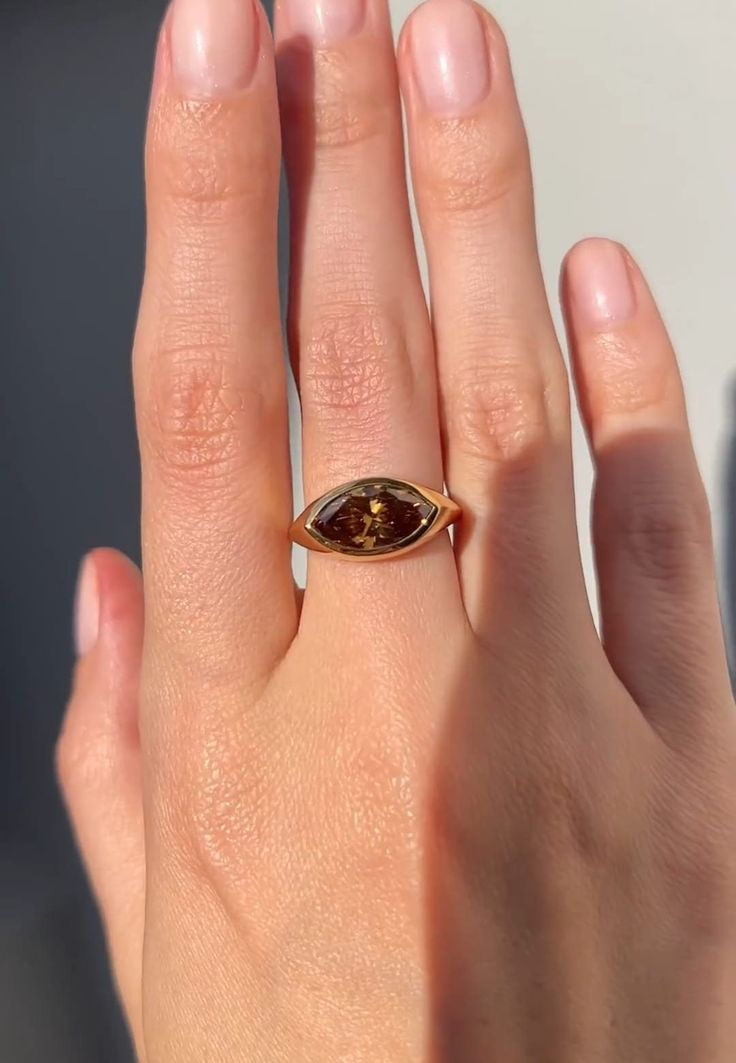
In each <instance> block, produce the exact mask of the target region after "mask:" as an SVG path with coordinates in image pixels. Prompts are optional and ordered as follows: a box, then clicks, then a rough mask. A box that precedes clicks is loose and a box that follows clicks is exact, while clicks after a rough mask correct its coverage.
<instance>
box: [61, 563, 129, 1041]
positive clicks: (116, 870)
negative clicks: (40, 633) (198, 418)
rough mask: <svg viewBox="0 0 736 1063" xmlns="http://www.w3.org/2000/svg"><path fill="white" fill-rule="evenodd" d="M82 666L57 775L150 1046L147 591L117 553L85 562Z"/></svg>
mask: <svg viewBox="0 0 736 1063" xmlns="http://www.w3.org/2000/svg"><path fill="white" fill-rule="evenodd" d="M76 638H77V652H78V657H79V660H78V663H77V666H76V670H75V676H74V685H73V690H72V694H71V698H70V701H69V706H68V709H67V712H66V717H65V720H64V725H63V729H62V733H61V736H60V738H59V742H58V746H57V770H58V775H59V780H60V783H61V789H62V793H63V796H64V800H65V802H66V805H67V808H68V811H69V814H70V817H71V820H72V825H73V827H74V831H75V834H76V837H77V842H78V844H79V847H80V849H81V853H82V857H83V860H84V862H85V865H86V867H87V872H88V874H89V877H90V881H91V884H92V888H93V891H94V893H95V896H96V899H97V903H98V905H99V908H100V911H101V915H102V920H103V923H104V926H105V932H106V936H107V941H108V948H109V951H110V956H111V960H112V966H113V970H114V973H115V977H116V980H117V984H118V989H119V992H120V996H121V999H122V1002H123V1006H124V1008H125V1011H126V1013H127V1017H128V1021H129V1023H130V1026H131V1030H132V1033H133V1036H134V1038H135V1039H136V1041H137V1042H138V1046H139V1048H140V1047H142V1044H141V1040H140V1035H141V1021H140V1020H141V963H142V953H143V914H144V898H145V851H144V834H143V810H142V797H141V763H140V745H139V740H138V680H139V674H140V662H141V652H142V643H143V586H142V581H141V574H140V572H139V571H138V569H137V568H136V566H135V565H134V564H133V563H132V562H131V561H129V560H128V559H127V558H126V557H124V556H123V555H122V554H118V553H116V552H115V551H113V550H98V551H95V552H94V553H92V554H90V555H88V556H87V558H85V560H84V562H83V564H82V568H81V571H80V577H79V585H78V590H77V605H76Z"/></svg>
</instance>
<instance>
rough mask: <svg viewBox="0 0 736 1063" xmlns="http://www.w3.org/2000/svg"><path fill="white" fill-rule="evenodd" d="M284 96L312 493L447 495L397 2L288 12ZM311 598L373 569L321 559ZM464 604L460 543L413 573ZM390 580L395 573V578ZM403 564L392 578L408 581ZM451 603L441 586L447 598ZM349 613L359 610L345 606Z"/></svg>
mask: <svg viewBox="0 0 736 1063" xmlns="http://www.w3.org/2000/svg"><path fill="white" fill-rule="evenodd" d="M276 24H277V41H278V53H279V63H278V67H279V90H280V100H281V109H282V122H283V129H284V152H285V160H286V164H287V172H288V176H289V189H290V203H291V212H292V218H291V229H292V284H291V293H290V315H289V317H290V324H289V335H290V346H291V350H292V354H293V357H294V360H295V363H296V365H297V369H298V377H299V386H300V393H301V401H302V411H303V426H304V478H305V493H306V495H307V497H309V498H315V497H318V496H319V495H321V494H322V493H324V492H325V491H327V490H329V489H330V488H332V487H335V486H337V485H339V484H340V483H343V482H345V481H348V480H351V479H355V478H360V477H363V476H370V475H372V474H377V475H392V476H396V477H399V478H404V479H408V480H414V481H418V482H419V483H422V484H426V485H427V486H429V487H432V488H435V489H441V488H442V486H443V471H442V456H441V442H440V433H439V424H438V417H437V395H436V378H435V371H434V355H433V350H432V340H431V334H430V327H429V318H428V314H427V308H426V303H425V300H424V295H423V292H422V287H421V281H420V276H419V270H418V266H417V260H416V252H415V248H414V240H413V234H412V227H411V219H410V213H409V205H408V198H407V191H406V178H405V164H404V153H403V137H402V123H401V108H400V98H399V92H398V83H397V76H396V63H395V56H394V49H393V39H392V35H391V25H390V18H389V12H388V6H387V4H386V2H385V0H365V2H364V0H319V2H318V0H281V2H280V3H279V4H278V8H277V23H276ZM313 562H314V563H313V565H312V567H311V568H310V579H309V586H308V590H307V600H309V599H310V597H311V598H312V599H314V596H315V595H319V594H321V592H322V591H325V590H326V591H327V592H328V594H329V595H330V596H332V594H333V592H334V590H335V586H334V581H335V579H339V581H340V589H341V594H342V595H344V594H345V593H349V592H348V591H347V588H348V586H349V585H351V584H352V583H353V582H354V583H355V584H356V587H358V592H359V593H364V591H365V585H364V582H363V581H364V578H365V570H364V569H363V567H362V566H361V567H360V568H361V570H360V571H359V572H358V571H357V570H356V569H354V568H352V569H351V572H347V570H346V566H339V568H336V566H335V564H334V560H333V559H330V558H327V559H325V558H315V559H313ZM427 567H429V568H430V569H431V570H432V579H433V580H436V579H438V578H440V579H441V578H442V574H444V577H446V579H447V580H448V582H450V581H451V586H452V588H453V590H454V591H455V593H457V580H456V575H455V571H454V562H453V560H452V557H451V550H450V545H449V541H448V539H447V537H442V540H438V541H437V542H436V543H434V544H433V545H432V546H431V547H430V548H428V550H425V551H422V552H421V557H419V556H418V557H417V558H416V559H410V561H409V564H408V566H407V565H405V564H404V563H403V562H402V566H401V570H402V573H405V572H411V574H412V578H414V577H415V576H416V573H417V572H418V571H419V570H421V571H423V572H424V571H426V569H427ZM389 571H390V573H391V575H390V576H389ZM397 571H398V568H397V566H393V565H389V566H387V567H386V566H383V578H382V577H381V576H380V575H377V574H376V572H375V571H374V572H373V573H372V576H371V578H372V579H381V581H382V582H384V581H388V580H391V581H393V582H394V584H395V582H396V580H397V578H398V580H399V583H401V576H398V577H397ZM435 589H437V584H435ZM343 600H344V599H343Z"/></svg>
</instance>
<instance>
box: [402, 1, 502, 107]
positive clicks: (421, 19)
mask: <svg viewBox="0 0 736 1063" xmlns="http://www.w3.org/2000/svg"><path fill="white" fill-rule="evenodd" d="M410 40H411V51H412V57H413V60H414V71H415V77H416V80H417V83H418V85H419V89H420V91H421V93H422V96H423V97H424V103H425V105H426V106H427V107H428V108H429V110H430V111H433V112H434V113H435V114H438V115H443V116H447V117H460V116H461V115H463V114H465V113H466V112H467V111H469V110H471V109H472V108H473V107H475V106H477V104H479V103H480V102H481V101H482V100H484V99H485V97H486V96H487V95H488V91H489V89H490V87H491V65H490V60H489V56H488V44H487V41H486V35H485V32H484V28H483V24H482V22H481V20H480V16H479V14H478V12H477V11H476V9H475V7H474V6H473V5H472V4H470V3H468V2H467V0H428V2H427V3H425V4H424V6H423V7H420V8H419V9H418V10H417V12H416V14H415V15H414V18H413V20H412V23H411V38H410Z"/></svg>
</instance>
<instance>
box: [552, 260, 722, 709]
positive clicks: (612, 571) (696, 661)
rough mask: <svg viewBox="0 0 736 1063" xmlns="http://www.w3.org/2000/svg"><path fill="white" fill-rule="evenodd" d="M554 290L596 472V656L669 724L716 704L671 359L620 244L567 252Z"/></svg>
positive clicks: (699, 502)
mask: <svg viewBox="0 0 736 1063" xmlns="http://www.w3.org/2000/svg"><path fill="white" fill-rule="evenodd" d="M563 293H564V300H565V305H566V313H567V320H568V327H569V334H570V345H571V349H572V354H573V359H574V364H575V373H576V380H577V387H578V392H579V395H580V405H581V408H582V411H583V415H584V418H585V422H586V425H587V430H588V433H589V436H590V440H591V445H592V449H593V453H594V456H595V461H596V466H597V474H598V476H597V488H596V499H595V521H594V525H595V528H594V530H595V546H596V554H597V564H598V576H599V583H600V596H601V611H602V622H603V634H604V641H605V648H606V652H607V653H608V656H609V659H610V661H611V663H612V665H613V667H614V669H615V670H616V672H617V673H618V675H619V676H620V678H621V679H622V680H623V682H624V684H625V685H626V686H627V688H628V689H629V691H630V693H631V694H632V696H633V697H634V699H635V700H636V701H637V702H638V703H639V705H640V706H641V707H642V709H643V710H644V711H645V712H646V713H647V714H648V715H649V716H650V717H651V718H652V719H653V720H655V721H656V722H657V723H660V722H661V725H662V726H664V727H669V728H672V727H675V728H677V727H682V726H684V725H685V724H686V723H688V722H691V720H692V719H693V718H694V716H696V715H698V714H699V713H700V712H703V711H707V709H706V708H705V707H706V706H708V705H712V704H713V703H714V702H716V703H720V704H721V705H724V704H729V703H730V698H729V697H728V696H727V693H728V675H727V668H726V657H725V649H724V645H723V636H722V629H721V619H720V612H719V607H718V596H717V591H716V578H715V567H714V561H713V547H712V541H711V532H710V517H709V512H708V504H707V500H706V497H705V490H704V488H703V483H702V480H701V478H700V474H699V471H698V467H697V462H696V459H695V454H694V451H693V445H692V441H691V438H690V432H689V429H688V423H687V415H686V411H685V401H684V396H683V390H682V383H681V380H680V375H679V372H678V368H677V363H676V359H675V355H674V352H673V350H672V346H671V344H670V341H669V339H668V336H667V333H666V331H665V328H664V325H663V323H662V319H661V317H660V315H659V312H658V310H657V308H656V305H655V303H654V300H653V299H652V296H651V293H650V291H649V289H648V287H647V285H646V283H645V281H644V278H643V277H642V275H641V272H640V271H639V269H638V268H637V266H636V265H635V264H634V262H633V261H632V260H631V258H630V257H629V256H628V254H627V253H626V252H625V251H624V249H623V248H622V247H621V246H620V245H618V244H615V243H612V242H609V241H606V240H587V241H585V242H583V243H581V244H579V245H577V247H575V248H574V249H573V250H572V251H571V252H570V254H569V256H568V258H567V261H566V264H565V269H564V273H563ZM724 695H725V696H724Z"/></svg>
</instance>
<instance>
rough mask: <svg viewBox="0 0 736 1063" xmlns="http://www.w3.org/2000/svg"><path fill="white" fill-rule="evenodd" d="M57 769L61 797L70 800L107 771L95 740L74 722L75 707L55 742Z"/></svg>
mask: <svg viewBox="0 0 736 1063" xmlns="http://www.w3.org/2000/svg"><path fill="white" fill-rule="evenodd" d="M54 766H55V769H56V777H57V779H58V781H59V785H60V787H61V790H62V793H64V794H65V795H66V796H67V797H73V795H74V794H76V793H78V792H79V791H81V790H85V789H88V788H89V787H91V786H92V785H93V784H94V783H95V781H96V780H97V778H98V776H99V775H100V772H101V769H102V768H104V762H103V760H102V758H101V757H100V756H99V749H98V748H97V745H96V743H95V742H94V741H93V739H92V736H91V735H88V734H87V733H85V731H84V730H83V729H82V728H80V726H79V725H78V723H77V722H76V720H75V718H74V705H73V703H72V705H71V706H70V709H69V711H68V712H67V717H66V720H65V721H64V726H63V728H62V731H61V733H60V735H59V737H58V738H57V740H56V747H55V749H54Z"/></svg>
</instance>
